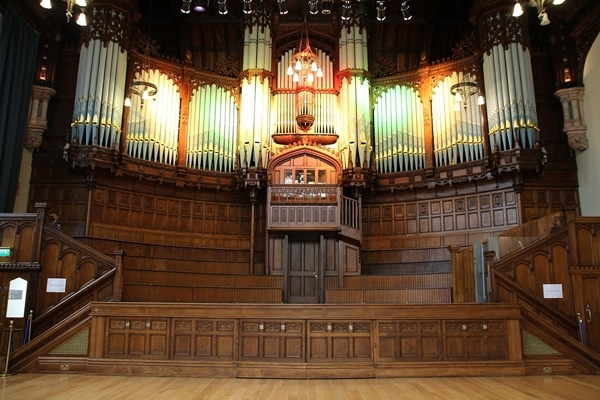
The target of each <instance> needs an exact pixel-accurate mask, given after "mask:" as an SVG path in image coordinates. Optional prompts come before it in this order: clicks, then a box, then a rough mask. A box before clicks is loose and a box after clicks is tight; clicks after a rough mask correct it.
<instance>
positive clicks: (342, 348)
mask: <svg viewBox="0 0 600 400" xmlns="http://www.w3.org/2000/svg"><path fill="white" fill-rule="evenodd" d="M371 325H372V324H371V321H360V320H359V321H327V320H311V321H308V333H307V355H306V358H307V361H309V362H327V361H334V360H336V359H344V360H347V361H372V360H373V354H372V348H373V345H372V342H371V337H372V335H371V329H372V328H371Z"/></svg>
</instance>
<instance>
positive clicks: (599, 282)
mask: <svg viewBox="0 0 600 400" xmlns="http://www.w3.org/2000/svg"><path fill="white" fill-rule="evenodd" d="M581 283H582V287H583V291H582V302H581V303H580V304H579V305H578V309H577V312H578V313H580V315H581V318H582V319H583V323H584V327H585V334H586V337H587V340H588V343H589V346H590V348H591V349H592V350H594V351H597V352H600V276H582V282H581Z"/></svg>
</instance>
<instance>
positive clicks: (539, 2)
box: [512, 0, 565, 26]
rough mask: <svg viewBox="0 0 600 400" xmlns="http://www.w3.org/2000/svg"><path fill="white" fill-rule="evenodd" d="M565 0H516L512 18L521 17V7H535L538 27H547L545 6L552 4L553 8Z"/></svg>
mask: <svg viewBox="0 0 600 400" xmlns="http://www.w3.org/2000/svg"><path fill="white" fill-rule="evenodd" d="M564 2H565V0H516V3H515V7H514V9H513V14H512V15H513V17H520V16H521V15H523V5H525V6H529V7H536V8H537V10H538V19H539V20H540V25H542V26H544V25H549V24H550V18H548V13H547V12H546V5H547V4H548V5H549V4H553V5H555V6H557V5H559V4H562V3H564Z"/></svg>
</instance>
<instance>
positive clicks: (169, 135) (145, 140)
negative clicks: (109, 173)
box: [127, 70, 180, 165]
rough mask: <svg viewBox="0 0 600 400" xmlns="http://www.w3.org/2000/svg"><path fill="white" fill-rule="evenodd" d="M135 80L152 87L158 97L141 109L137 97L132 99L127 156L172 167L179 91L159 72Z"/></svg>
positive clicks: (138, 76)
mask: <svg viewBox="0 0 600 400" xmlns="http://www.w3.org/2000/svg"><path fill="white" fill-rule="evenodd" d="M136 79H143V80H146V81H148V82H151V83H153V84H155V85H156V86H157V88H158V93H159V94H158V95H157V96H156V98H153V99H149V100H146V101H145V104H144V106H143V107H142V104H141V98H140V97H139V96H134V97H133V98H132V99H131V112H130V120H129V127H128V132H129V133H128V136H127V153H128V154H129V155H130V156H132V157H136V158H140V159H144V160H148V161H154V162H158V163H163V164H169V165H175V164H176V162H177V146H178V131H179V106H180V98H179V91H178V87H177V85H175V84H174V82H173V80H172V79H170V78H169V77H168V76H167V75H165V74H162V73H161V72H160V71H159V70H150V71H143V72H142V73H141V74H140V73H138V74H137V76H136Z"/></svg>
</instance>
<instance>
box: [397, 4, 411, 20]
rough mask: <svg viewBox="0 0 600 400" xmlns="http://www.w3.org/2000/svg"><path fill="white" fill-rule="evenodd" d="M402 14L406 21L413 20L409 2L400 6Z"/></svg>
mask: <svg viewBox="0 0 600 400" xmlns="http://www.w3.org/2000/svg"><path fill="white" fill-rule="evenodd" d="M400 12H401V13H402V18H404V20H405V21H408V20H410V19H412V12H411V11H410V6H409V5H408V0H406V1H403V2H402V4H401V5H400Z"/></svg>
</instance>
